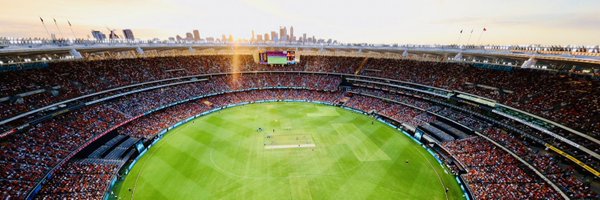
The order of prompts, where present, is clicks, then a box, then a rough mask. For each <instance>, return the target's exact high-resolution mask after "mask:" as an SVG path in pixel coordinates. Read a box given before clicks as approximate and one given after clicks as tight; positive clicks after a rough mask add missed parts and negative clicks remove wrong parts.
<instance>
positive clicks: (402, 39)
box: [0, 0, 600, 45]
mask: <svg viewBox="0 0 600 200" xmlns="http://www.w3.org/2000/svg"><path fill="white" fill-rule="evenodd" d="M0 7H1V8H2V9H1V10H2V11H1V12H0V37H47V34H46V31H45V30H44V28H43V26H42V24H41V23H40V20H39V17H42V18H43V19H44V20H45V22H46V26H47V27H48V29H49V31H50V32H52V33H56V34H57V35H59V34H58V30H57V27H56V26H55V25H54V22H53V21H52V19H53V18H55V19H56V20H57V21H58V25H59V27H60V29H61V30H62V32H63V35H64V37H69V38H72V37H73V34H72V33H71V30H70V29H69V26H68V24H67V20H69V21H71V23H72V24H73V30H74V32H75V34H76V36H77V37H83V38H87V37H88V36H89V35H90V31H91V30H92V29H94V30H100V31H104V32H106V29H107V27H108V28H111V29H118V30H120V29H124V28H130V29H132V30H133V32H134V34H135V35H136V37H138V38H143V39H151V38H155V37H156V38H161V39H167V38H168V37H170V36H175V35H177V34H179V35H182V36H183V35H185V32H191V30H192V29H198V30H200V32H201V36H202V37H203V38H204V37H207V36H214V37H220V35H221V34H227V35H229V34H233V36H234V37H236V38H240V37H241V38H250V35H251V31H252V30H255V31H256V32H257V33H266V32H270V31H271V30H276V29H278V27H279V26H280V25H286V26H290V25H293V26H294V29H295V34H296V35H301V34H302V33H308V35H309V36H312V35H316V36H317V37H321V38H325V39H327V38H333V39H337V40H339V41H341V42H370V43H401V44H406V43H410V44H455V43H461V44H464V43H466V42H467V40H468V38H469V33H470V31H471V30H474V32H473V34H472V36H471V40H470V43H472V44H477V43H480V44H562V45H566V44H585V45H598V44H600V14H599V13H600V1H599V0H411V1H404V0H368V1H354V0H327V1H324V0H299V1H281V0H279V1H276V0H211V1H197V0H169V1H167V0H0ZM484 27H486V28H487V29H488V31H487V32H485V33H483V35H481V32H482V29H483V28H484ZM461 29H462V30H464V33H463V34H462V37H461V35H460V34H459V31H460V30H461ZM119 33H120V34H121V32H120V31H119ZM459 38H460V40H459ZM480 38H481V39H480Z"/></svg>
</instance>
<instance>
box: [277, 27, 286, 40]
mask: <svg viewBox="0 0 600 200" xmlns="http://www.w3.org/2000/svg"><path fill="white" fill-rule="evenodd" d="M286 39H287V28H286V27H285V26H280V27H279V40H281V41H285V40H286Z"/></svg>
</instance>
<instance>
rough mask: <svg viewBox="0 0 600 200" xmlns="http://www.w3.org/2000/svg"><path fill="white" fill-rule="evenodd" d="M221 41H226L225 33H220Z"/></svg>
mask: <svg viewBox="0 0 600 200" xmlns="http://www.w3.org/2000/svg"><path fill="white" fill-rule="evenodd" d="M221 42H227V36H226V35H225V34H223V35H221Z"/></svg>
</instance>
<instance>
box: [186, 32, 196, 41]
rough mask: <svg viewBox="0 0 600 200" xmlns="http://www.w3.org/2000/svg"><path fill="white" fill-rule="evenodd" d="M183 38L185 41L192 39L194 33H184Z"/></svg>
mask: <svg viewBox="0 0 600 200" xmlns="http://www.w3.org/2000/svg"><path fill="white" fill-rule="evenodd" d="M185 40H187V41H192V40H194V35H193V34H192V33H190V32H187V33H185Z"/></svg>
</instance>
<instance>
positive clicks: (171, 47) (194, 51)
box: [0, 44, 600, 199]
mask: <svg viewBox="0 0 600 200" xmlns="http://www.w3.org/2000/svg"><path fill="white" fill-rule="evenodd" d="M260 49H289V50H297V51H298V54H299V55H301V56H302V55H322V56H351V57H374V58H395V59H418V60H435V61H441V62H464V61H465V59H464V58H465V57H469V56H472V58H479V57H478V56H483V57H493V58H496V59H500V58H502V59H509V60H513V61H515V63H517V62H516V61H521V62H523V65H521V66H520V67H531V66H524V65H525V64H526V63H531V62H527V61H530V59H535V60H540V61H544V62H549V63H579V64H581V65H582V66H590V65H591V66H592V68H594V69H597V68H598V66H597V64H599V63H600V56H591V57H590V56H583V57H573V56H568V55H538V54H534V53H531V54H527V53H525V54H523V53H514V52H511V51H508V50H485V49H478V48H473V49H470V48H452V47H444V46H441V47H420V46H414V47H345V46H308V45H306V46H305V45H291V46H290V45H256V44H247V45H230V44H219V45H215V44H210V45H209V44H206V45H205V44H193V45H190V44H133V45H132V44H114V45H113V44H110V45H105V44H100V45H92V46H88V47H85V46H83V47H79V46H77V45H72V46H68V47H44V46H42V47H35V48H22V47H15V48H13V47H11V46H9V47H7V48H5V49H0V56H1V57H0V59H7V58H8V59H11V58H13V57H19V58H20V59H23V58H25V60H23V61H24V62H16V63H15V62H12V63H3V65H1V66H0V69H2V70H0V71H3V70H4V69H3V68H10V67H19V68H22V67H25V68H27V65H29V64H31V63H44V62H48V61H50V60H48V59H41V60H38V61H35V60H33V59H29V58H27V57H30V58H36V57H37V58H39V57H40V56H41V57H44V56H48V55H53V56H57V58H58V59H52V61H51V62H53V61H56V60H60V61H63V60H73V59H87V60H95V59H115V58H116V59H119V58H139V57H162V56H177V55H234V54H242V55H253V54H254V53H255V52H256V51H258V50H260ZM61 55H62V56H61ZM411 55H412V56H411ZM432 55H433V56H432ZM78 56H81V57H79V58H76V57H78ZM50 57H51V56H50ZM44 58H48V57H44ZM27 59H29V60H27ZM534 63H535V62H534ZM476 64H477V63H476ZM495 64H498V65H503V64H500V63H495ZM15 65H17V66H15ZM504 66H507V67H519V66H518V65H516V64H515V65H504ZM9 70H10V69H9ZM240 73H242V74H244V73H306V74H323V75H334V76H344V77H347V78H349V79H348V80H349V81H350V82H354V83H356V84H362V83H369V84H377V85H385V86H392V87H397V88H402V89H405V90H410V91H413V92H417V93H423V94H428V95H433V96H438V97H444V98H447V99H450V98H458V99H461V100H464V101H469V102H472V103H478V104H482V105H487V106H491V107H493V108H494V109H493V110H492V112H494V113H496V114H498V115H502V116H504V117H507V118H511V119H514V120H516V121H519V122H521V123H523V124H524V125H527V126H530V127H531V128H534V129H536V130H539V131H541V132H543V133H546V134H547V135H549V136H551V137H552V138H554V139H558V140H560V141H563V142H565V143H567V144H569V145H571V146H572V147H575V148H577V149H579V150H581V151H583V152H586V153H587V154H589V155H591V156H592V157H595V158H597V159H600V156H599V155H598V154H596V153H595V152H593V151H591V150H589V149H587V148H586V147H584V146H582V145H579V144H577V143H575V142H573V141H570V140H569V139H567V138H564V137H562V136H560V135H558V134H555V133H553V132H552V131H550V130H547V129H545V128H544V127H540V126H538V125H536V123H535V122H532V121H531V120H534V121H535V120H540V121H544V122H547V123H551V124H553V125H556V126H558V127H560V128H562V129H564V130H567V131H569V132H571V133H573V134H576V135H579V136H581V137H584V138H587V139H589V140H590V141H594V142H595V143H596V144H600V142H599V141H597V139H595V138H593V137H590V136H589V135H587V134H583V133H580V132H577V131H575V130H573V129H570V128H568V127H565V126H563V125H561V124H559V123H556V122H553V121H551V120H547V119H544V118H542V117H539V116H536V115H534V114H531V113H527V112H525V111H521V110H518V109H516V108H512V107H509V106H506V105H502V104H500V103H497V102H495V101H493V100H489V99H486V98H483V97H479V96H477V95H472V94H468V93H463V92H459V91H449V90H446V89H442V88H436V87H432V86H426V85H421V84H416V83H410V82H404V81H397V80H391V79H385V78H379V77H368V76H362V75H355V74H340V73H321V72H282V71H261V72H240ZM225 74H231V73H218V74H203V75H195V76H186V77H177V78H171V79H164V80H159V81H152V82H147V83H138V84H134V85H129V86H123V87H121V88H115V89H111V90H110V91H109V90H107V91H101V92H97V93H94V94H89V95H86V96H82V97H77V98H76V99H88V98H90V99H91V97H97V95H102V94H106V93H109V92H117V93H118V94H116V95H112V96H106V97H102V98H100V99H96V100H92V101H88V102H86V103H85V105H84V106H88V105H92V104H96V103H101V102H103V101H107V100H110V99H114V98H119V97H121V96H126V95H130V94H133V93H138V92H143V91H146V90H151V89H156V88H160V87H167V86H170V85H177V84H184V83H186V82H189V81H191V80H190V78H196V79H194V80H193V81H205V80H206V79H203V77H209V76H219V75H225ZM169 81H173V82H174V83H169ZM162 83H164V84H162ZM146 84H148V85H152V84H159V85H158V86H152V87H148V88H142V89H137V90H133V91H127V89H131V88H137V87H143V86H144V85H146ZM378 98H381V97H378ZM387 100H388V101H389V99H387ZM69 101H74V99H71V100H67V101H63V102H59V103H56V104H53V105H49V106H47V107H44V108H40V109H37V110H33V111H30V112H28V113H24V114H25V115H23V116H22V115H19V116H16V117H17V118H14V117H13V118H11V119H7V120H4V121H2V122H0V125H1V124H5V123H8V122H10V121H12V120H16V119H18V118H21V117H25V116H27V115H30V114H34V113H37V112H39V111H42V110H48V109H51V108H59V107H61V106H63V105H66V104H67V103H68V102H69ZM392 101H393V100H392ZM178 103H182V102H178ZM396 103H401V102H396ZM69 109H70V108H67V109H65V110H66V111H65V110H61V111H60V112H69V111H70V110H69ZM76 109H77V108H73V110H76ZM507 110H508V111H510V112H507ZM513 112H517V113H519V114H520V115H524V116H528V117H532V118H520V117H519V116H515V115H513V114H511V113H513ZM432 114H435V113H432ZM435 115H438V114H435ZM138 117H140V116H137V117H135V118H132V119H130V120H128V121H127V122H130V121H132V120H134V119H136V118H138ZM438 117H441V118H444V116H439V115H438ZM482 117H483V116H482ZM39 122H41V121H37V122H33V123H27V124H25V125H24V126H21V127H18V128H16V129H14V130H11V131H9V132H6V133H3V134H2V135H3V136H4V135H6V134H12V133H14V132H17V131H19V130H20V129H24V128H26V126H27V125H30V124H34V123H39ZM127 122H125V123H123V124H126V123H127ZM495 123H498V124H501V122H495ZM123 124H120V125H123ZM456 124H458V125H460V123H458V122H456ZM120 125H119V126H120ZM116 127H118V126H116ZM116 127H114V128H116ZM403 128H404V129H406V130H411V129H412V130H413V131H414V127H408V126H404V127H403ZM110 130H114V129H110ZM475 133H476V132H475ZM476 134H477V133H476ZM99 137H100V136H97V137H94V139H92V140H90V141H88V142H86V145H88V144H90V143H92V142H93V141H94V140H96V139H98V138H99ZM484 138H486V137H484ZM486 139H488V140H490V139H489V138H486ZM532 139H534V140H537V141H540V142H541V143H543V144H544V145H545V146H547V147H548V148H549V149H551V150H554V151H556V152H557V153H559V154H561V155H563V156H565V157H567V158H568V159H569V160H572V161H573V162H574V163H577V164H578V165H580V166H581V167H583V168H585V169H586V170H588V171H590V172H592V173H593V174H595V175H596V176H599V174H598V172H597V171H595V170H594V169H592V168H591V167H589V166H587V165H586V164H585V163H583V162H580V161H578V160H577V159H576V158H574V157H573V156H570V155H568V154H566V153H564V152H563V151H561V150H560V149H558V148H556V147H554V146H552V145H551V144H549V143H548V142H545V141H543V140H541V139H538V138H535V137H532ZM490 141H491V142H493V141H492V140H490ZM493 143H494V144H495V145H498V146H499V147H501V146H500V145H499V144H497V143H495V142H493ZM86 145H83V146H82V147H81V148H80V149H79V150H81V149H82V148H84V147H85V146H86ZM501 148H502V149H503V150H505V151H508V152H509V153H511V154H512V155H513V156H515V157H516V158H518V156H517V155H516V154H514V153H513V152H510V151H509V150H507V149H506V148H504V147H501ZM79 150H77V151H79ZM77 151H75V152H74V153H72V155H71V156H70V157H72V156H73V155H75V153H77ZM70 157H68V158H67V159H64V160H63V161H62V162H61V163H60V164H59V165H57V166H56V167H55V168H53V170H51V171H50V172H48V173H47V175H46V176H45V178H44V179H43V180H40V181H39V184H38V187H36V189H37V190H39V189H40V187H41V185H42V184H43V183H44V182H45V181H46V180H45V179H46V178H48V177H51V175H52V173H53V171H54V170H55V169H56V168H58V167H59V166H60V165H61V164H63V163H64V162H66V161H67V160H69V158H70ZM519 160H520V161H521V162H523V163H524V164H525V165H526V166H528V167H529V168H531V169H533V170H534V171H535V172H536V174H537V175H539V176H540V177H542V178H543V179H544V180H545V181H546V182H548V183H549V184H550V185H551V186H553V188H554V189H555V190H556V191H558V192H559V193H560V194H561V195H562V196H563V197H564V198H565V199H568V197H567V196H566V195H565V194H564V193H563V192H562V191H561V190H560V189H559V188H558V187H557V186H556V185H555V184H554V183H552V182H551V181H550V180H548V179H547V178H546V177H545V176H544V175H543V174H541V173H539V172H538V171H537V170H535V168H534V167H533V166H531V165H530V164H529V163H526V162H525V161H523V160H522V159H520V158H519ZM36 189H34V191H35V190H36ZM32 192H33V191H32ZM32 194H33V193H32ZM30 197H33V196H30Z"/></svg>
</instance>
